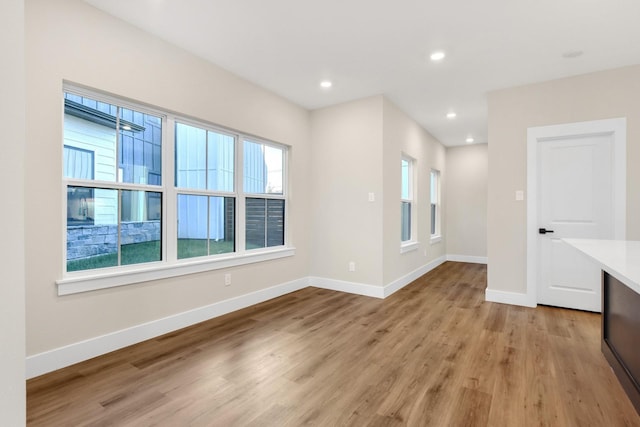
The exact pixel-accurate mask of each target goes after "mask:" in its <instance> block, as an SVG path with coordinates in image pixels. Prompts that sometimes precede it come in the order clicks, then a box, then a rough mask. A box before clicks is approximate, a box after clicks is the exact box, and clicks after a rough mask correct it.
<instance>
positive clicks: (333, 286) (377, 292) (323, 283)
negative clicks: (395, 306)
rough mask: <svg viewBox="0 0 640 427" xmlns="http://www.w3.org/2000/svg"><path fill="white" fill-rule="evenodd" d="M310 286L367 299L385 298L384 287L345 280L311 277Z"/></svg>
mask: <svg viewBox="0 0 640 427" xmlns="http://www.w3.org/2000/svg"><path fill="white" fill-rule="evenodd" d="M309 286H313V287H316V288H322V289H330V290H332V291H340V292H347V293H350V294H357V295H363V296H366V297H374V298H384V288H383V287H382V286H376V285H369V284H366V283H356V282H347V281H344V280H334V279H326V278H324V277H309Z"/></svg>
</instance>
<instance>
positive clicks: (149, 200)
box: [120, 190, 162, 265]
mask: <svg viewBox="0 0 640 427" xmlns="http://www.w3.org/2000/svg"><path fill="white" fill-rule="evenodd" d="M161 197H162V194H161V193H156V192H151V191H137V190H135V191H134V190H122V201H121V206H122V211H121V214H120V215H121V222H120V250H121V254H120V264H121V265H128V264H139V263H143V262H152V261H160V260H161V259H162V249H161V244H160V242H161V240H160V237H161V234H162V233H161V229H162V227H161V216H162V214H161V211H160V210H157V208H158V206H161V205H162V203H158V199H161Z"/></svg>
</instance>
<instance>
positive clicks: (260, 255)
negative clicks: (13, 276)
mask: <svg viewBox="0 0 640 427" xmlns="http://www.w3.org/2000/svg"><path fill="white" fill-rule="evenodd" d="M294 255H295V248H294V247H282V246H278V247H277V248H276V249H272V248H269V250H262V251H259V252H256V250H252V251H251V253H245V254H236V253H233V254H224V255H218V256H216V257H215V259H212V257H197V258H187V259H183V260H179V262H175V263H173V264H169V263H165V262H164V261H158V262H154V263H146V264H137V266H138V267H136V268H127V267H118V268H117V271H113V269H110V270H111V271H109V272H105V271H104V270H106V269H100V270H101V271H100V273H97V274H96V273H95V272H96V271H97V270H87V271H91V272H93V273H94V274H90V275H87V274H83V275H82V276H77V277H73V276H76V275H74V274H72V273H69V274H68V277H65V278H64V279H60V280H57V281H56V284H57V285H58V295H71V294H77V293H81V292H88V291H95V290H98V289H106V288H113V287H116V286H124V285H132V284H134V283H142V282H148V281H151V280H159V279H168V278H170V277H177V276H183V275H185V274H193V273H202V272H205V271H212V270H220V269H223V268H229V267H237V266H240V265H246V264H253V263H256V262H263V261H270V260H274V259H279V258H286V257H290V256H294ZM140 265H142V266H144V267H139V266H140Z"/></svg>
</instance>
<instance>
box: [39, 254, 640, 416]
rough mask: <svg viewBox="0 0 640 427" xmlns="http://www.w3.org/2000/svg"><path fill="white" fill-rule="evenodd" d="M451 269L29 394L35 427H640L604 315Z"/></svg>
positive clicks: (225, 323) (181, 342) (258, 316)
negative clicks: (385, 293)
mask: <svg viewBox="0 0 640 427" xmlns="http://www.w3.org/2000/svg"><path fill="white" fill-rule="evenodd" d="M485 287H486V267H485V266H483V265H478V264H463V263H452V262H447V263H445V264H443V265H441V266H440V267H438V268H437V269H435V270H433V271H432V272H430V273H428V274H427V275H425V276H423V277H421V278H420V279H418V280H417V281H415V282H414V283H412V284H411V285H409V286H407V287H405V288H404V289H402V290H400V291H398V292H397V293H395V294H394V295H392V296H390V297H389V298H387V299H385V300H378V299H374V298H368V297H362V296H357V295H351V294H345V293H340V292H334V291H328V290H323V289H316V288H307V289H304V290H301V291H298V292H295V293H292V294H289V295H285V296H283V297H280V298H277V299H274V300H271V301H267V302H265V303H262V304H259V305H256V306H254V307H250V308H247V309H245V310H241V311H238V312H235V313H232V314H230V315H227V316H223V317H219V318H216V319H213V320H210V321H208V322H204V323H201V324H199V325H196V326H193V327H190V328H186V329H183V330H181V331H178V332H175V333H171V334H167V335H164V336H162V337H159V338H156V339H153V340H149V341H146V342H144V343H141V344H138V345H135V346H132V347H128V348H126V349H123V350H120V351H117V352H113V353H110V354H108V355H105V356H102V357H99V358H95V359H92V360H90V361H87V362H83V363H80V364H78V365H74V366H71V367H69V368H65V369H62V370H59V371H56V372H53V373H51V374H47V375H44V376H41V377H38V378H35V379H32V380H30V381H28V383H27V391H28V393H27V400H28V420H27V421H28V425H30V426H156V425H157V426H302V425H318V426H340V425H353V426H361V425H362V426H363V425H371V426H405V425H406V426H607V427H615V426H640V418H639V417H638V415H637V414H636V412H635V410H634V409H633V406H632V405H631V403H630V402H629V400H628V399H627V397H626V395H625V394H624V392H623V391H622V388H621V387H620V385H619V384H618V382H617V380H616V378H615V377H614V375H613V373H612V372H611V370H610V368H609V366H608V365H607V363H606V361H605V359H604V357H603V356H602V354H601V352H600V316H599V315H597V314H592V313H584V312H580V311H572V310H563V309H558V308H551V307H538V308H537V309H528V308H523V307H515V306H507V305H501V304H495V303H487V302H484V290H485Z"/></svg>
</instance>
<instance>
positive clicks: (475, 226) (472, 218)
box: [443, 144, 489, 258]
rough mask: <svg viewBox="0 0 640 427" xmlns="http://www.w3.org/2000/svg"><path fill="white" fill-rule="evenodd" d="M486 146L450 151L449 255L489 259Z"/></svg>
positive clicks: (457, 148) (448, 169)
mask: <svg viewBox="0 0 640 427" xmlns="http://www.w3.org/2000/svg"><path fill="white" fill-rule="evenodd" d="M488 156H489V150H488V147H487V144H473V145H462V146H458V147H449V148H447V185H446V188H445V189H444V194H443V195H444V197H445V198H446V205H447V226H446V233H445V234H446V236H447V254H448V255H452V256H453V255H455V256H461V257H479V258H484V257H486V256H487V179H488V178H487V175H488V172H489V171H488V166H489V160H488Z"/></svg>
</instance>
